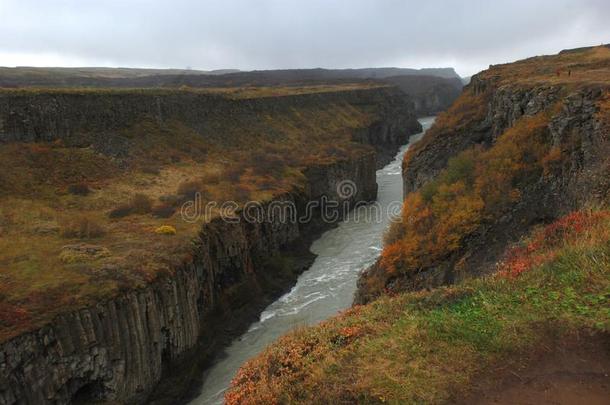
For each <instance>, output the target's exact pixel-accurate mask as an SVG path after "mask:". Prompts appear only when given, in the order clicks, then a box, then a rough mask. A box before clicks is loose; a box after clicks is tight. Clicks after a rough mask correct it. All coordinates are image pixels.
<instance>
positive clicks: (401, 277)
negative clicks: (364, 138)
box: [356, 51, 610, 303]
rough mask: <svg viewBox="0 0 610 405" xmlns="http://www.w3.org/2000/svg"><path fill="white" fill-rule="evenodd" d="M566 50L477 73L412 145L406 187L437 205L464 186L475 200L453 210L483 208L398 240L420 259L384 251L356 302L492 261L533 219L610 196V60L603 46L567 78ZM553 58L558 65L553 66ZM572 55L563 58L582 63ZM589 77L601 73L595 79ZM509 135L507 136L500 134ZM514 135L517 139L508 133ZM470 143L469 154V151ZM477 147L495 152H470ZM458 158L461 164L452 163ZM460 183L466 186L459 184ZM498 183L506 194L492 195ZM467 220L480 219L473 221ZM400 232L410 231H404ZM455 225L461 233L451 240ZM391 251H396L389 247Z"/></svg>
mask: <svg viewBox="0 0 610 405" xmlns="http://www.w3.org/2000/svg"><path fill="white" fill-rule="evenodd" d="M587 52H589V51H587ZM603 52H606V51H603ZM575 57H576V56H575ZM552 58H555V59H552ZM558 59H559V61H562V62H563V60H562V59H561V57H544V58H543V59H542V61H541V60H540V59H537V58H532V59H531V60H526V61H523V62H520V63H519V64H514V65H502V66H499V67H495V68H492V69H490V70H489V71H485V72H482V73H480V74H478V75H475V76H473V78H472V81H471V83H470V84H469V85H468V86H467V87H466V88H465V90H464V93H463V94H462V96H461V97H460V99H458V100H457V101H456V103H455V104H454V105H453V106H452V107H451V108H450V109H449V111H448V112H447V113H445V114H442V115H441V116H440V117H439V119H438V120H437V123H436V124H435V125H434V126H433V127H432V129H431V130H430V131H429V132H428V133H427V134H426V135H425V136H424V138H423V139H422V140H421V141H420V142H419V143H418V144H416V145H415V147H414V148H412V150H410V151H409V152H408V153H407V156H406V157H405V161H404V163H403V178H404V194H405V196H409V195H413V194H414V193H418V196H419V197H422V198H423V202H422V204H423V205H424V206H427V207H429V208H430V209H431V210H432V211H433V210H434V209H435V208H434V204H437V205H436V206H437V207H438V206H439V205H438V204H440V201H441V199H444V198H447V199H449V200H450V201H453V202H454V204H455V203H456V201H458V202H459V201H460V200H459V198H460V196H461V195H460V193H464V194H465V195H466V196H468V198H471V200H468V201H469V202H470V203H472V204H473V205H470V206H464V207H460V208H457V207H456V208H448V209H447V210H446V212H449V211H450V210H452V209H460V210H465V209H472V210H473V211H472V212H474V211H477V210H479V208H473V207H481V208H480V209H481V212H480V214H476V215H473V217H472V218H471V219H472V222H471V223H468V225H466V224H465V222H463V221H468V220H467V219H464V218H463V217H462V218H460V219H457V217H453V219H450V218H447V219H445V220H446V221H450V220H455V221H457V222H458V224H453V223H451V224H447V225H446V227H445V228H444V230H437V231H436V232H441V233H437V235H430V237H431V239H429V240H428V242H422V246H420V247H419V248H421V249H424V247H423V244H424V243H429V245H426V246H427V248H425V249H424V250H422V251H421V252H419V251H417V250H414V251H412V252H411V251H410V253H404V255H403V256H399V255H401V254H403V253H400V252H406V251H407V250H405V249H407V248H406V247H402V248H400V249H399V248H398V246H399V245H400V242H398V243H395V244H394V245H393V246H394V248H395V249H397V250H396V252H397V253H396V255H397V256H395V257H400V259H397V260H399V261H400V263H413V264H401V266H404V267H402V270H400V271H398V270H396V269H394V270H390V269H388V268H387V265H384V259H382V260H380V261H379V262H378V263H377V264H376V265H374V266H373V267H372V268H370V269H369V270H368V271H366V272H365V273H364V274H363V276H362V277H361V279H360V281H359V292H358V295H357V297H356V302H360V303H362V302H367V301H369V300H371V299H373V298H374V297H376V296H378V295H379V294H381V293H382V291H383V290H384V289H387V290H391V291H404V290H413V289H415V290H417V289H421V288H426V287H434V286H438V285H441V284H446V283H453V282H455V281H456V280H458V279H462V278H464V277H470V276H472V275H476V274H482V273H485V272H489V271H492V270H493V269H494V264H495V263H496V262H497V261H498V260H499V259H500V255H501V253H502V252H503V251H504V250H505V249H506V247H507V245H509V244H510V243H513V242H515V241H516V240H518V239H519V238H520V237H521V236H522V235H524V234H526V233H527V232H528V231H529V230H530V229H531V227H532V226H535V225H537V224H544V223H548V222H551V221H553V220H555V219H557V218H558V217H560V216H562V215H565V214H566V213H568V212H571V211H573V210H576V209H579V208H581V207H584V206H587V205H599V204H606V203H607V202H608V201H609V194H608V190H609V188H610V182H609V181H608V178H609V173H608V157H607V156H608V151H609V148H610V144H609V142H608V139H609V138H608V133H609V128H608V109H607V100H608V89H609V88H608V85H607V84H605V83H604V82H603V80H602V82H600V81H598V80H597V79H596V76H594V75H597V69H599V67H600V66H606V65H607V62H600V61H599V59H598V57H597V56H596V57H595V59H594V60H595V62H594V63H595V65H594V66H593V65H590V66H587V64H585V63H583V64H581V65H580V69H582V71H579V72H578V73H577V74H574V73H573V72H572V71H570V73H569V74H568V72H567V68H566V71H565V72H564V73H563V74H564V77H565V78H564V79H561V77H562V76H561V69H562V68H563V67H562V66H561V65H560V66H559V67H557V65H558ZM547 60H548V61H549V62H548V65H551V66H553V67H549V66H546V64H547ZM551 62H552V63H551ZM569 62H571V64H569V65H568V64H567V61H566V62H564V63H565V65H566V66H576V65H574V63H573V61H572V60H570V61H569ZM515 65H516V66H515ZM525 68H527V69H531V70H532V71H534V72H535V73H537V74H539V75H540V76H541V77H540V78H539V80H533V79H530V80H529V81H521V82H520V81H519V80H518V79H512V78H511V77H510V75H513V74H518V73H516V72H519V71H520V70H521V69H525ZM572 69H576V68H572ZM555 71H557V72H558V73H557V74H556V76H555V78H553V76H552V75H550V74H549V72H555ZM593 72H595V73H593ZM532 75H533V74H532ZM574 75H577V76H576V78H574V77H573V76H574ZM590 77H594V78H595V80H591V81H590V80H589V78H590ZM557 78H559V79H557ZM535 126H538V129H536V130H535V129H534V127H535ZM520 134H521V135H520ZM502 137H504V139H505V140H504V141H503V142H499V140H500V139H502ZM508 137H512V138H513V139H515V140H514V141H507V139H508ZM517 139H519V140H518V141H517ZM515 142H519V143H517V144H515ZM511 143H512V144H511ZM463 151H467V152H465V153H466V154H461V152H463ZM459 156H461V157H459ZM472 156H479V157H481V158H483V157H484V158H485V159H488V161H487V160H486V161H485V162H476V158H475V161H470V160H469V159H471V158H472ZM456 157H459V158H457V160H456V159H455V158H456ZM451 159H453V165H450V166H451V170H452V171H451V172H448V171H447V168H448V164H449V163H451ZM460 165H462V166H460ZM511 176H512V177H511ZM489 179H497V184H496V186H495V189H494V188H493V187H492V188H488V189H485V188H482V186H481V185H482V184H485V183H489V182H490V180H489ZM506 179H510V180H506ZM440 184H442V186H441V187H454V188H453V189H451V188H444V189H443V190H444V191H443V192H447V193H449V194H447V195H445V196H443V197H436V196H438V193H440V191H439V190H440V189H439V188H438V187H439V185H440ZM455 187H457V188H455ZM460 187H465V188H466V189H465V190H463V191H457V190H458V189H460ZM490 187H491V184H490ZM460 190H462V189H460ZM482 190H486V191H482ZM452 193H456V196H454V197H452V198H453V200H451V199H450V198H449V197H447V196H449V195H453V194H452ZM490 193H491V194H498V196H497V197H493V198H492V197H490ZM500 195H501V196H500ZM435 198H436V199H435ZM464 198H466V197H464ZM456 199H457V200H456ZM493 199H495V200H494V201H492V200H493ZM449 200H448V201H449ZM409 201H419V200H409ZM464 201H466V200H464ZM498 201H502V202H501V203H498ZM426 204H430V205H426ZM479 204H480V205H479ZM419 209H420V208H412V207H405V210H413V212H414V213H413V214H412V215H414V216H415V215H418V214H415V212H422V211H417V210H419ZM432 211H427V212H432ZM409 212H411V211H409ZM439 213H440V211H439ZM462 214H464V212H462ZM422 215H424V214H422ZM439 215H440V214H439ZM464 215H468V213H466V214H464ZM478 215H480V217H479V216H478ZM430 221H432V222H431V223H430V226H429V229H433V228H432V226H433V225H434V224H435V222H434V219H433V218H431V219H430ZM459 221H462V222H459ZM439 226H440V225H439ZM460 226H462V227H463V228H460ZM468 226H472V228H469V229H468V231H465V230H464V229H466V227H468ZM396 232H397V234H398V237H399V238H400V237H402V234H401V233H400V232H402V231H400V230H396ZM442 232H446V234H445V233H442ZM447 235H451V236H450V238H454V239H448V240H450V241H447V242H443V241H442V238H443V237H445V236H447ZM405 238H408V235H406V236H405ZM438 244H443V245H444V246H437V245H438ZM419 248H418V249H419ZM414 249H416V248H414ZM426 252H427V253H426ZM384 253H386V254H387V255H390V254H391V253H388V251H387V249H386V251H385V252H384ZM387 262H389V260H388V259H386V261H385V263H387ZM397 272H398V274H397Z"/></svg>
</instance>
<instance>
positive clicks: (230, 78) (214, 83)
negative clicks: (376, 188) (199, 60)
mask: <svg viewBox="0 0 610 405" xmlns="http://www.w3.org/2000/svg"><path fill="white" fill-rule="evenodd" d="M402 75H408V76H436V77H441V78H446V79H454V78H459V76H458V75H457V73H455V70H454V69H453V68H429V69H407V68H366V69H284V70H257V71H251V72H242V71H237V70H231V69H226V70H215V71H201V70H186V69H132V68H36V67H17V68H0V87H37V86H39V87H174V86H191V87H236V86H275V85H301V84H311V83H328V82H333V83H334V82H337V81H346V80H349V81H354V80H370V79H384V78H387V77H393V76H402Z"/></svg>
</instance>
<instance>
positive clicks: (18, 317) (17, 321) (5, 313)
mask: <svg viewBox="0 0 610 405" xmlns="http://www.w3.org/2000/svg"><path fill="white" fill-rule="evenodd" d="M29 319H30V314H29V313H28V311H27V310H25V309H24V308H21V307H18V306H16V305H13V304H9V303H8V302H0V325H2V326H3V327H11V326H15V325H22V324H23V323H25V322H27V321H29Z"/></svg>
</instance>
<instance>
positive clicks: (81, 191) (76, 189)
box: [68, 183, 91, 196]
mask: <svg viewBox="0 0 610 405" xmlns="http://www.w3.org/2000/svg"><path fill="white" fill-rule="evenodd" d="M68 193H70V194H73V195H83V196H84V195H88V194H89V193H91V189H90V188H89V186H88V185H87V184H86V183H76V184H71V185H69V186H68Z"/></svg>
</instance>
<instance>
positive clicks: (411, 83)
mask: <svg viewBox="0 0 610 405" xmlns="http://www.w3.org/2000/svg"><path fill="white" fill-rule="evenodd" d="M385 81H386V82H387V83H390V84H392V85H394V86H396V87H398V88H399V89H401V90H402V91H403V92H405V93H406V94H408V95H409V96H410V97H411V98H412V99H413V103H414V107H415V113H416V114H417V115H418V116H426V115H434V114H437V113H439V112H441V111H445V110H446V109H447V108H449V106H450V105H451V104H452V103H453V102H454V101H455V100H456V99H457V98H458V96H459V95H460V93H461V91H462V87H463V84H462V81H461V80H460V79H459V78H458V77H452V78H442V77H435V76H419V77H414V76H395V77H389V78H387V79H385Z"/></svg>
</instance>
